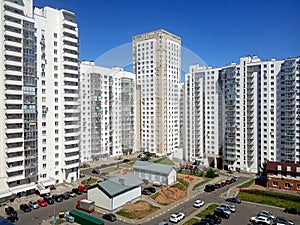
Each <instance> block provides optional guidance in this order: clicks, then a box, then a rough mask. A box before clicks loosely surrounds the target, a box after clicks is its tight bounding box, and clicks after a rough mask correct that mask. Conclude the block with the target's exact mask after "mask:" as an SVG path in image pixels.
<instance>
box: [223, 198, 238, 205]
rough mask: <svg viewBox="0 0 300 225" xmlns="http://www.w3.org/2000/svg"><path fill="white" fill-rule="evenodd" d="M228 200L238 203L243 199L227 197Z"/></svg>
mask: <svg viewBox="0 0 300 225" xmlns="http://www.w3.org/2000/svg"><path fill="white" fill-rule="evenodd" d="M225 201H226V202H232V203H237V204H240V203H241V202H242V201H241V200H240V199H238V198H226V199H225Z"/></svg>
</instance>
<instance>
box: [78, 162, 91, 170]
mask: <svg viewBox="0 0 300 225" xmlns="http://www.w3.org/2000/svg"><path fill="white" fill-rule="evenodd" d="M89 167H90V165H89V164H87V163H84V164H82V165H81V166H80V168H81V169H84V168H89Z"/></svg>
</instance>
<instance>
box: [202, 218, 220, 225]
mask: <svg viewBox="0 0 300 225" xmlns="http://www.w3.org/2000/svg"><path fill="white" fill-rule="evenodd" d="M200 221H205V222H208V223H209V225H219V223H217V222H216V221H214V220H213V219H210V218H202V219H201V220H200Z"/></svg>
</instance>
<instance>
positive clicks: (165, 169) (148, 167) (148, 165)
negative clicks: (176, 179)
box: [133, 161, 174, 174]
mask: <svg viewBox="0 0 300 225" xmlns="http://www.w3.org/2000/svg"><path fill="white" fill-rule="evenodd" d="M135 169H138V170H144V171H149V172H154V173H160V174H169V173H170V172H171V170H172V169H174V167H173V166H171V165H166V164H161V163H153V162H147V161H136V162H135V164H134V165H133V170H135Z"/></svg>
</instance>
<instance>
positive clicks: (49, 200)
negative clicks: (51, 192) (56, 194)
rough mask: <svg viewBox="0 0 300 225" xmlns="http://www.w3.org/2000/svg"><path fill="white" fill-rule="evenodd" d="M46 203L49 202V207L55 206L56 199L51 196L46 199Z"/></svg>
mask: <svg viewBox="0 0 300 225" xmlns="http://www.w3.org/2000/svg"><path fill="white" fill-rule="evenodd" d="M44 200H45V202H47V204H48V205H52V204H54V199H53V198H51V197H50V196H47V197H44Z"/></svg>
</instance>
